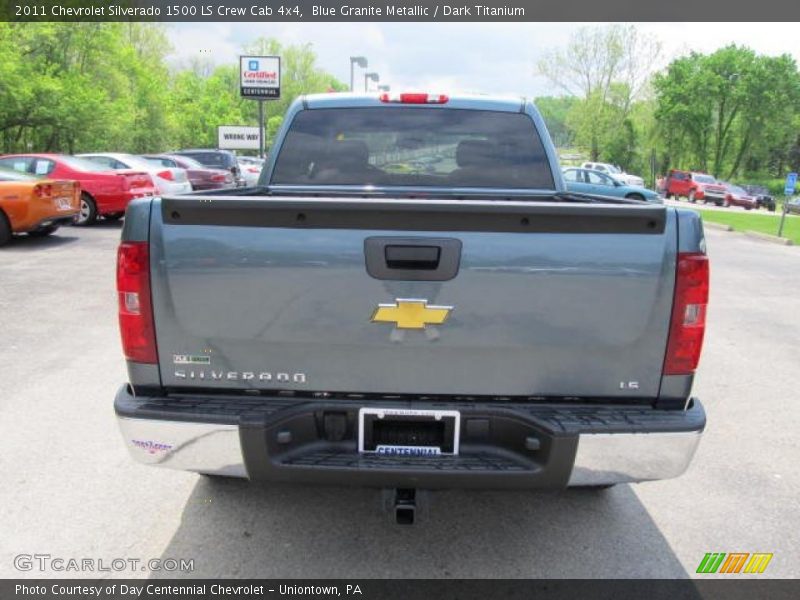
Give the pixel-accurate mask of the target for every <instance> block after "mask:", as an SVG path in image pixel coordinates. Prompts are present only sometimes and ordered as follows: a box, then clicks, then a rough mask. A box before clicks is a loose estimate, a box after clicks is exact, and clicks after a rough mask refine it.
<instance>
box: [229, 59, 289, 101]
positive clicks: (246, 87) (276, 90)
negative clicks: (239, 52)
mask: <svg viewBox="0 0 800 600" xmlns="http://www.w3.org/2000/svg"><path fill="white" fill-rule="evenodd" d="M239 79H240V86H241V90H242V97H244V98H251V99H253V100H270V99H277V98H280V97H281V57H280V56H240V57H239Z"/></svg>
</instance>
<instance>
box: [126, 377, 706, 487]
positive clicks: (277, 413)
mask: <svg viewBox="0 0 800 600" xmlns="http://www.w3.org/2000/svg"><path fill="white" fill-rule="evenodd" d="M384 405H385V406H387V407H410V406H413V407H414V408H418V409H419V408H433V407H434V406H435V407H436V408H440V409H441V408H442V403H440V402H439V403H434V402H430V403H426V402H421V401H414V402H413V404H412V403H410V402H408V401H392V402H387V401H366V400H361V401H353V400H313V399H298V398H285V397H270V398H267V397H257V398H248V397H244V398H242V397H239V396H236V397H233V396H227V397H221V396H207V397H196V396H192V397H188V396H184V397H180V396H178V397H164V398H161V397H134V396H133V395H132V394H131V393H130V390H129V388H128V386H124V387H123V388H122V389H120V391H119V392H118V394H117V397H116V399H115V403H114V408H115V411H116V414H117V418H118V421H119V425H120V429H121V431H122V435H123V438H124V440H125V444H126V446H127V448H128V450H129V451H130V453H131V455H132V456H133V458H135V459H136V460H137V461H139V462H142V463H145V464H149V465H154V466H162V467H170V468H174V469H180V470H186V471H196V472H200V473H209V474H215V475H227V476H235V477H248V478H249V479H251V480H255V481H292V482H305V483H323V484H335V485H362V486H374V487H416V488H428V489H436V488H487V489H525V488H540V489H560V488H563V487H567V486H584V485H605V484H612V483H624V482H637V481H649V480H657V479H667V478H671V477H677V476H678V475H680V474H682V473H683V472H684V471H685V470H686V468H687V467H688V466H689V463H690V462H691V459H692V457H693V456H694V453H695V450H696V448H697V445H698V443H699V441H700V437H701V434H702V432H703V428H704V427H705V413H704V411H703V408H702V406H701V405H700V403H699V402H698V401H697V400H693V401H692V402H691V405H690V407H689V408H688V409H687V410H685V411H682V410H678V411H674V410H670V411H667V410H656V409H652V408H650V407H641V406H635V407H626V406H618V405H614V406H611V405H587V404H582V405H569V404H566V405H562V404H559V405H554V404H541V403H513V404H512V403H502V404H501V403H498V402H485V403H452V404H448V406H447V408H451V409H456V410H459V411H460V412H461V415H462V429H461V436H460V440H461V450H460V454H459V456H456V457H397V456H393V457H387V456H380V457H378V456H375V455H361V454H359V453H358V451H357V441H356V440H357V431H356V429H357V425H356V423H357V419H356V415H357V412H358V409H359V408H360V407H361V406H371V407H375V406H378V407H379V406H384ZM331 424H335V426H331Z"/></svg>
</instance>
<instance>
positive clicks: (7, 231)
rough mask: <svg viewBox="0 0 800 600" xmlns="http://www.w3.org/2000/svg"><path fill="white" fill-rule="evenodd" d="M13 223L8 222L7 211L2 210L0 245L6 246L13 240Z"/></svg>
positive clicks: (0, 216)
mask: <svg viewBox="0 0 800 600" xmlns="http://www.w3.org/2000/svg"><path fill="white" fill-rule="evenodd" d="M11 236H12V231H11V224H10V223H9V222H8V218H7V217H6V213H4V212H3V211H2V210H0V246H5V245H6V244H7V243H8V242H10V241H11Z"/></svg>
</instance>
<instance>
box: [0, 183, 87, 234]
mask: <svg viewBox="0 0 800 600" xmlns="http://www.w3.org/2000/svg"><path fill="white" fill-rule="evenodd" d="M80 203H81V186H80V184H78V182H76V181H66V180H65V181H62V180H55V179H45V178H42V177H37V176H36V175H30V174H28V173H20V172H19V171H14V170H13V169H5V168H0V246H2V245H4V244H7V243H8V242H9V241H10V240H11V237H12V235H13V234H15V233H27V234H28V235H30V236H34V237H40V236H45V235H50V234H51V233H53V232H54V231H55V230H57V229H58V228H59V227H61V226H62V225H66V224H68V223H72V221H73V220H74V219H75V217H76V216H77V215H78V212H79V211H80Z"/></svg>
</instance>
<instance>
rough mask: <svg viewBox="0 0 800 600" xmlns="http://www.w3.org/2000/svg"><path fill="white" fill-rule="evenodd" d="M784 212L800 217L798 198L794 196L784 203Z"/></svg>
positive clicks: (799, 197) (799, 199) (799, 201)
mask: <svg viewBox="0 0 800 600" xmlns="http://www.w3.org/2000/svg"><path fill="white" fill-rule="evenodd" d="M785 206H786V212H787V213H792V214H795V215H800V196H795V197H794V198H792V199H791V200H789V201H787V202H786V205H785Z"/></svg>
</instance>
